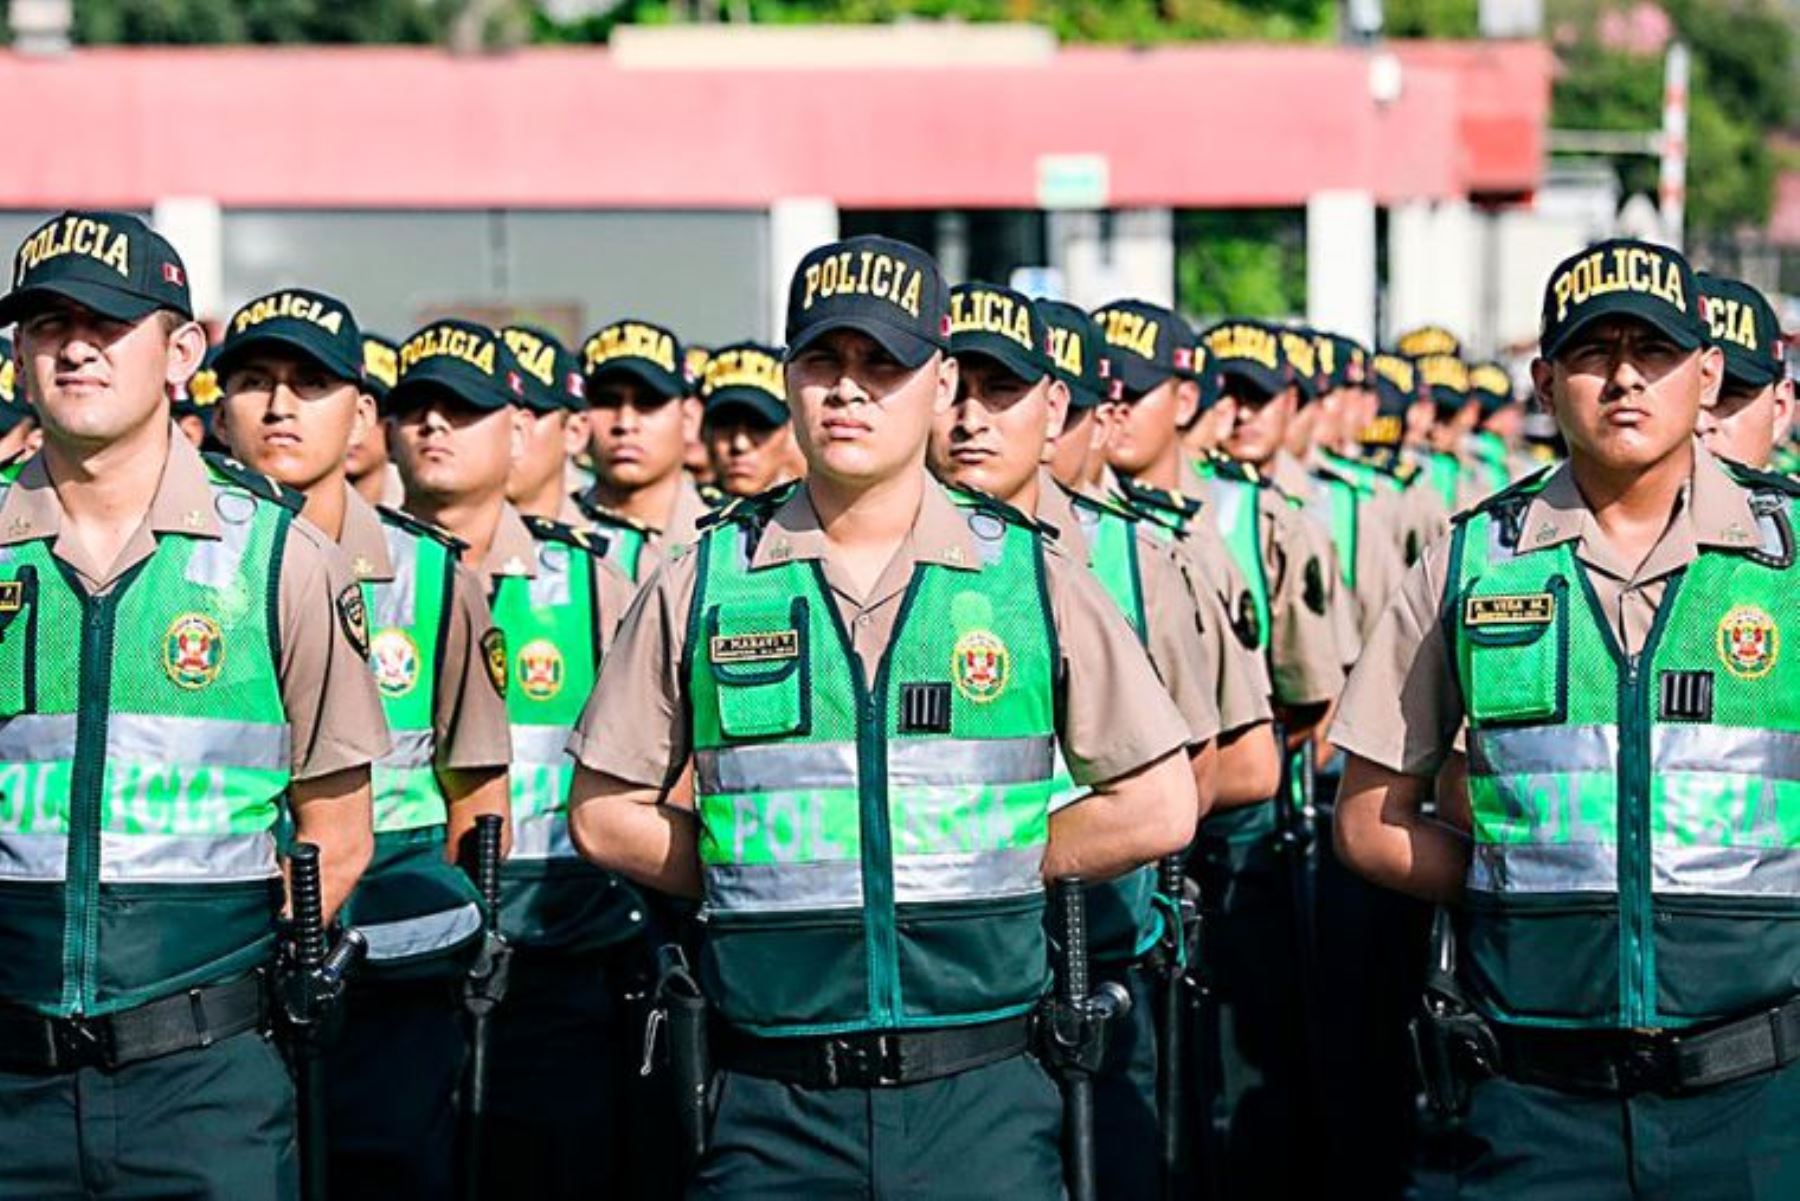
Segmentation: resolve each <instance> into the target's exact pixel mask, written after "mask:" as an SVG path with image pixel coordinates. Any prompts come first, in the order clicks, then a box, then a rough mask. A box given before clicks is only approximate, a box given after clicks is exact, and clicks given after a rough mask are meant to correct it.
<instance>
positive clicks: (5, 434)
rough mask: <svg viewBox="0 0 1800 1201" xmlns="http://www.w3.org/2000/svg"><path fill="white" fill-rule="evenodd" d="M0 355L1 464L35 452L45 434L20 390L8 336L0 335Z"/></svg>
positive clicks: (11, 462) (12, 462) (16, 462)
mask: <svg viewBox="0 0 1800 1201" xmlns="http://www.w3.org/2000/svg"><path fill="white" fill-rule="evenodd" d="M0 356H4V357H3V358H0V465H12V464H18V463H19V462H20V461H21V460H23V459H24V458H26V457H27V456H29V455H31V454H33V453H35V452H36V451H37V448H38V444H39V443H41V442H42V441H43V440H44V435H43V433H42V432H41V431H39V429H38V423H37V417H36V416H35V415H34V414H33V413H32V410H31V406H30V405H28V404H26V403H25V398H24V397H23V396H22V395H20V393H19V383H18V381H19V369H18V365H17V364H16V363H15V362H14V361H13V344H12V339H11V338H0ZM3 469H4V467H3V466H0V470H3Z"/></svg>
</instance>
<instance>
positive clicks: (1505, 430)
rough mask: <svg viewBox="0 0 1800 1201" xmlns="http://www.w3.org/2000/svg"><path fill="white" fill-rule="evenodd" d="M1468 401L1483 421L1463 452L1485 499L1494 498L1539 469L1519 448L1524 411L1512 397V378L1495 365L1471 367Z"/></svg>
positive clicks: (1473, 364)
mask: <svg viewBox="0 0 1800 1201" xmlns="http://www.w3.org/2000/svg"><path fill="white" fill-rule="evenodd" d="M1469 398H1470V399H1471V400H1473V401H1474V402H1475V406H1476V409H1477V411H1478V412H1479V414H1480V422H1479V424H1478V425H1477V426H1476V427H1475V430H1474V432H1473V433H1471V434H1470V435H1469V437H1468V440H1467V441H1466V442H1465V443H1464V453H1465V454H1466V455H1467V457H1468V460H1469V464H1470V467H1471V469H1472V470H1473V471H1474V473H1475V474H1476V477H1477V478H1478V479H1479V480H1480V481H1481V487H1482V488H1484V489H1486V491H1485V492H1484V493H1483V496H1484V497H1485V496H1492V495H1493V494H1494V493H1495V492H1498V491H1500V489H1502V488H1504V487H1506V485H1508V484H1510V483H1512V481H1513V480H1514V479H1515V478H1517V477H1519V476H1521V475H1524V474H1525V473H1526V472H1527V471H1530V470H1531V469H1532V468H1533V467H1535V466H1537V464H1535V463H1532V462H1530V461H1529V460H1528V459H1527V458H1526V457H1525V455H1524V453H1523V451H1522V449H1521V448H1520V446H1519V441H1520V437H1521V435H1522V433H1523V427H1524V421H1525V409H1524V406H1523V405H1521V404H1519V403H1518V401H1517V399H1516V398H1515V397H1514V396H1513V382H1512V376H1511V375H1509V374H1508V373H1507V370H1506V368H1505V367H1503V366H1501V365H1500V364H1499V363H1495V362H1483V363H1472V364H1470V366H1469Z"/></svg>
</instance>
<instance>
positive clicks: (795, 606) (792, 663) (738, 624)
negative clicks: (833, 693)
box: [703, 596, 812, 739]
mask: <svg viewBox="0 0 1800 1201" xmlns="http://www.w3.org/2000/svg"><path fill="white" fill-rule="evenodd" d="M808 616H809V614H808V607H807V601H806V598H805V597H803V596H796V597H793V598H792V599H790V600H788V601H786V602H764V603H760V604H757V603H750V604H727V605H713V606H711V607H710V608H708V609H707V611H706V618H705V627H706V645H705V647H704V648H703V650H704V653H705V654H706V656H707V666H708V668H709V669H710V671H711V673H712V677H713V680H714V682H715V685H716V689H715V693H716V701H717V705H718V714H719V730H720V732H721V733H722V734H724V735H725V737H727V738H732V739H751V738H781V737H792V736H796V735H804V734H805V733H807V732H808V731H809V730H810V729H811V728H812V705H811V703H810V702H811V696H810V690H809V689H808V687H807V680H808V679H809V677H810V676H811V671H810V669H809V668H810V662H809V661H810V658H811V647H810V643H809V639H808V637H807V634H808V627H807V621H808Z"/></svg>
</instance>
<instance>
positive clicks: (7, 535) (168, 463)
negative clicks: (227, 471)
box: [0, 422, 220, 546]
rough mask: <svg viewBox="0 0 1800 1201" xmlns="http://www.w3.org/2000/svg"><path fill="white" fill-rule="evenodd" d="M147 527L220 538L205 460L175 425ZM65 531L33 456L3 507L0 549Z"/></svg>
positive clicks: (51, 492)
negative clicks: (0, 547)
mask: <svg viewBox="0 0 1800 1201" xmlns="http://www.w3.org/2000/svg"><path fill="white" fill-rule="evenodd" d="M144 522H145V524H146V525H147V526H148V527H149V528H150V531H151V533H153V534H181V535H183V536H185V537H189V538H217V537H219V536H220V528H219V515H218V512H217V511H216V510H215V509H214V508H213V491H212V479H211V476H210V475H209V474H208V472H207V469H206V461H205V460H204V459H202V458H201V457H200V452H199V451H197V450H195V449H194V444H193V443H192V442H189V441H188V440H187V435H185V434H183V433H182V432H181V430H180V428H179V427H177V426H176V425H175V424H174V423H173V422H171V423H170V425H169V457H168V458H167V459H165V460H164V461H163V472H162V477H161V478H160V479H158V480H157V483H156V492H155V494H154V495H153V496H151V498H150V511H149V513H148V514H147V515H146V516H145V518H144ZM61 532H62V502H61V501H60V500H59V499H57V495H56V489H55V488H54V487H52V486H51V484H50V473H49V470H48V469H47V468H46V467H45V466H44V456H43V455H41V454H39V455H34V456H33V457H32V458H31V460H30V461H29V462H27V463H26V464H25V466H24V467H22V468H20V470H19V478H18V479H17V480H16V481H14V483H13V486H12V487H11V488H9V489H7V492H6V499H5V502H4V503H0V546H9V545H12V544H14V543H19V542H30V541H33V540H35V539H39V538H55V537H57V536H58V535H59V534H60V533H61Z"/></svg>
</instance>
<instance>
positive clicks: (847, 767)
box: [694, 742, 856, 796]
mask: <svg viewBox="0 0 1800 1201" xmlns="http://www.w3.org/2000/svg"><path fill="white" fill-rule="evenodd" d="M694 785H695V788H696V789H697V790H698V791H699V793H700V795H701V796H727V795H741V794H743V793H747V792H811V791H818V790H820V789H827V788H855V787H856V744H855V743H853V742H813V743H782V742H778V743H772V744H769V745H766V746H727V747H717V748H714V749H711V750H704V751H697V752H695V754H694Z"/></svg>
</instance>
